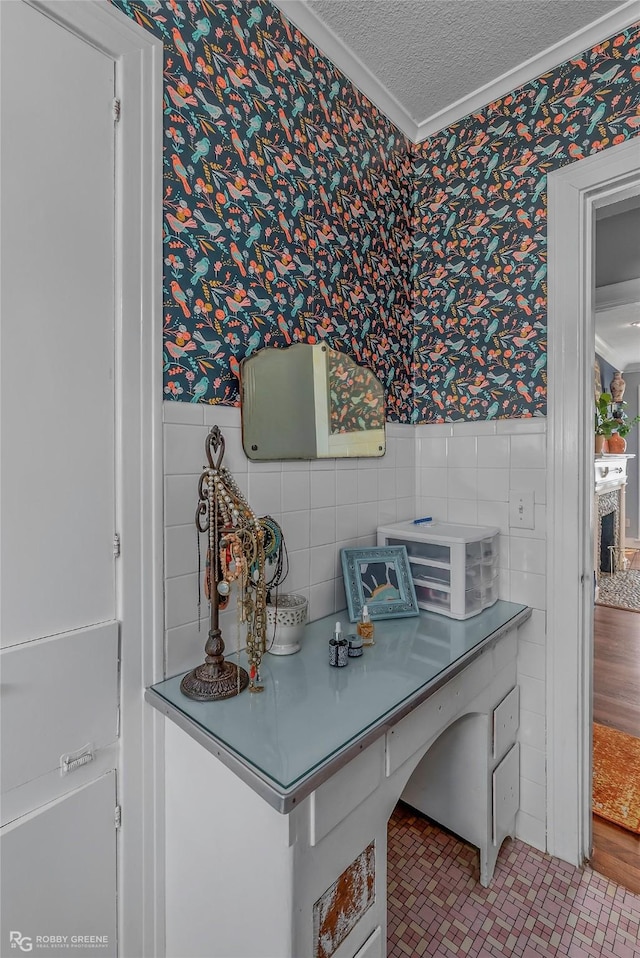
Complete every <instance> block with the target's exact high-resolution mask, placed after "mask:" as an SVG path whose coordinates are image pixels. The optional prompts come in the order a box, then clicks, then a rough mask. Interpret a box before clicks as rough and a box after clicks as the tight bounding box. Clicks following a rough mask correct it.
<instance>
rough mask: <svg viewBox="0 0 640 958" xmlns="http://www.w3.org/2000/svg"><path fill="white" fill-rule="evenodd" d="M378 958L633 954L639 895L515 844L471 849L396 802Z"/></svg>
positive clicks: (638, 937)
mask: <svg viewBox="0 0 640 958" xmlns="http://www.w3.org/2000/svg"><path fill="white" fill-rule="evenodd" d="M387 892H388V928H387V958H407V956H409V958H420V956H423V955H424V956H437V958H445V956H446V958H448V956H458V958H504V956H505V955H507V956H509V958H511V956H513V958H555V956H557V955H564V956H567V958H598V956H601V958H640V896H638V895H633V894H632V893H631V892H629V891H627V890H626V889H625V888H621V887H620V886H619V885H615V884H614V883H613V882H611V881H609V880H608V879H607V878H603V877H602V876H601V875H598V874H597V873H596V872H594V871H592V870H591V869H590V868H584V869H582V870H581V869H578V868H573V867H572V866H571V865H567V864H565V863H564V862H562V861H560V860H559V859H557V858H551V857H550V856H549V855H545V854H543V853H542V852H539V851H537V850H536V849H534V848H531V847H530V846H529V845H525V844H524V843H523V842H519V841H513V842H511V841H507V842H505V844H504V845H503V846H502V850H501V852H500V857H499V858H498V864H497V865H496V870H495V874H494V878H493V881H492V883H491V886H490V887H489V888H483V887H482V886H481V885H480V884H479V883H478V853H477V851H476V850H475V849H474V848H472V847H471V846H470V845H467V844H466V843H465V842H463V841H461V840H460V839H458V838H456V837H455V836H453V835H450V834H449V833H447V832H444V831H442V830H441V829H439V828H437V827H436V826H435V825H433V824H432V823H431V822H429V821H428V820H426V819H424V818H422V817H421V816H420V815H418V814H417V813H415V812H413V810H412V809H410V808H408V807H407V806H405V805H402V804H400V805H398V807H397V808H396V809H395V811H394V813H393V815H392V816H391V819H390V821H389V829H388V879H387Z"/></svg>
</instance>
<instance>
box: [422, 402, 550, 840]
mask: <svg viewBox="0 0 640 958" xmlns="http://www.w3.org/2000/svg"><path fill="white" fill-rule="evenodd" d="M415 431H416V507H417V509H416V511H417V512H418V513H419V514H420V515H430V516H433V517H434V518H435V519H442V520H448V521H450V522H469V523H473V524H479V525H491V526H496V527H497V528H498V529H499V530H500V598H501V599H509V600H511V601H512V602H522V603H524V604H526V605H530V606H531V607H532V608H533V610H534V612H533V615H532V617H531V619H530V620H529V622H528V623H527V624H526V625H525V626H524V627H523V628H522V629H521V630H520V640H519V646H518V683H519V685H520V733H519V740H520V747H521V751H520V758H521V762H520V774H521V778H520V812H519V814H518V822H517V828H518V838H521V839H522V840H523V841H525V842H527V843H528V844H529V845H533V846H534V847H536V848H539V849H541V850H543V851H544V850H545V848H546V729H545V707H546V703H545V693H546V686H545V669H546V597H545V593H546V575H545V571H546V478H547V470H546V440H547V435H546V420H545V419H542V418H532V419H504V420H499V421H497V422H478V423H472V422H466V423H460V424H457V425H455V424H449V423H445V424H437V425H421V426H416V427H415ZM523 491H531V492H533V499H534V528H533V529H518V530H517V531H516V530H513V529H511V528H510V526H509V494H510V492H523ZM514 532H515V534H514Z"/></svg>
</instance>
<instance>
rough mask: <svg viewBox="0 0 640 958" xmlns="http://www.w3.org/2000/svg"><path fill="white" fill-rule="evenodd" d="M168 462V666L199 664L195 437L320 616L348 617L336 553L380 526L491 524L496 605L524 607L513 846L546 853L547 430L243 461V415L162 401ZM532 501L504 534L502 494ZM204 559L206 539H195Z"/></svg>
mask: <svg viewBox="0 0 640 958" xmlns="http://www.w3.org/2000/svg"><path fill="white" fill-rule="evenodd" d="M163 409H164V462H165V503H164V522H165V671H166V674H167V675H174V674H176V673H178V672H181V671H185V670H186V669H188V668H192V667H193V666H194V665H197V664H198V663H199V662H201V661H202V657H203V647H204V642H205V639H206V630H207V621H206V603H205V602H204V601H203V604H202V612H203V618H202V620H201V628H200V631H198V610H197V595H198V588H197V578H198V577H197V569H198V552H197V538H196V532H195V527H194V516H195V508H196V500H197V486H198V479H199V477H200V474H201V472H202V468H203V465H204V463H205V454H204V442H205V439H206V436H207V434H208V432H209V430H210V428H211V426H212V425H214V424H215V425H218V426H220V429H221V430H222V433H223V436H224V439H225V444H226V452H225V460H224V461H225V464H226V465H227V467H228V468H229V469H230V470H231V472H232V473H233V475H234V477H235V479H236V481H237V482H238V484H239V486H240V488H241V489H242V490H243V492H244V493H245V495H246V496H247V499H248V501H249V503H250V505H251V507H252V509H254V511H255V512H257V513H258V514H260V515H266V514H268V515H272V516H273V517H274V518H275V519H277V520H278V522H280V524H281V525H282V528H283V531H284V536H285V541H286V544H287V548H288V552H289V560H290V567H291V571H290V573H289V576H288V578H287V580H286V582H285V585H284V586H283V588H284V589H285V590H286V591H287V592H301V593H303V594H304V595H306V596H307V597H308V599H309V616H310V618H311V619H317V618H320V617H321V616H324V615H328V614H330V613H331V612H334V611H336V610H337V609H341V608H344V605H345V598H344V590H343V586H342V571H341V567H340V549H341V548H342V547H345V546H367V545H374V544H375V533H376V528H377V526H378V525H382V524H384V523H389V522H395V521H399V520H402V519H408V518H412V517H414V516H416V515H419V516H424V515H431V516H433V517H434V518H437V519H446V520H449V521H451V522H463V523H464V522H467V523H473V524H481V525H493V526H497V527H498V528H499V529H500V533H501V535H500V566H501V568H500V597H501V598H503V599H510V600H511V601H513V602H522V603H525V604H527V605H530V606H532V608H533V609H534V613H533V616H532V618H531V619H530V620H529V622H528V623H527V624H526V626H525V627H524V628H523V629H522V630H521V641H520V646H519V655H518V681H519V684H520V688H521V716H520V733H519V735H520V745H521V802H520V804H521V810H520V813H519V816H518V837H519V838H521V839H522V840H523V841H525V842H527V843H528V844H530V845H533V846H535V847H536V848H539V849H542V850H544V849H545V847H546V827H545V790H546V772H545V645H546V635H545V587H546V577H545V562H546V554H545V549H546V508H545V505H546V499H545V491H546V421H545V420H544V419H540V418H534V419H518V420H501V421H498V422H479V423H472V422H466V423H460V424H456V425H453V424H436V425H419V426H409V425H399V424H394V423H388V424H387V452H386V455H385V456H383V457H382V458H381V459H327V460H319V461H313V462H306V461H299V462H298V461H296V462H273V463H256V462H250V461H249V460H248V459H247V458H246V456H245V455H244V452H243V449H242V437H241V425H240V410H239V409H238V408H235V407H229V406H206V405H203V404H195V403H194V404H188V403H178V402H165V403H163ZM512 490H516V491H523V490H531V491H533V494H534V528H533V529H519V530H518V533H517V535H511V532H512V530H510V528H509V493H510V491H512ZM203 554H204V544H203ZM222 623H223V631H224V635H225V641H226V642H227V647H228V648H232V649H233V648H235V643H236V626H235V609H233V610H229V611H228V612H226V613H223V617H222Z"/></svg>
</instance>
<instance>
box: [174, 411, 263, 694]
mask: <svg viewBox="0 0 640 958" xmlns="http://www.w3.org/2000/svg"><path fill="white" fill-rule="evenodd" d="M224 446H225V443H224V438H223V436H222V433H221V432H220V429H219V427H218V426H214V427H213V428H212V429H211V431H210V433H209V435H208V436H207V438H206V440H205V452H206V454H207V460H208V462H209V468H208V469H205V471H204V472H203V473H202V475H201V476H200V482H199V484H198V496H199V500H198V507H197V509H196V528H197V529H198V531H199V532H205V533H208V537H209V564H208V568H207V575H208V579H209V602H210V605H211V611H210V623H209V635H208V638H207V642H206V645H205V647H204V651H205V654H206V659H205V661H204V663H203V664H202V665H199V666H198V667H197V668H195V669H193V671H191V672H189V673H188V674H187V675H185V677H184V678H183V680H182V682H181V683H180V690H181V691H182V692H183V693H184V694H185V695H187V696H189V698H192V699H198V700H200V701H210V700H212V699H227V698H231V697H232V696H234V695H237V694H238V693H239V692H242V690H243V689H245V688H246V687H247V685H248V684H249V675H248V674H247V672H246V670H245V669H243V668H242V667H241V666H239V665H236V664H235V663H234V662H227V661H225V658H224V654H223V653H224V641H223V639H222V632H221V631H220V626H219V593H218V585H219V583H220V581H221V578H220V566H219V560H218V549H219V545H220V530H221V528H222V527H223V525H224V524H225V519H224V514H223V512H222V509H221V504H220V501H219V498H218V493H217V490H216V482H215V478H216V476H217V475H220V471H221V467H222V459H223V457H224ZM214 456H216V457H217V458H215V460H214Z"/></svg>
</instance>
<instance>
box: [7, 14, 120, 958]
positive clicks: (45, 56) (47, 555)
mask: <svg viewBox="0 0 640 958" xmlns="http://www.w3.org/2000/svg"><path fill="white" fill-rule="evenodd" d="M72 6H73V5H69V8H71V7H72ZM0 70H1V73H0V96H1V102H0V117H1V123H2V131H1V132H2V138H1V142H2V155H1V161H2V165H1V181H0V204H1V210H2V219H1V224H0V229H1V234H0V241H1V249H2V262H1V275H0V322H1V325H0V337H1V344H0V409H1V411H0V417H1V420H0V426H1V437H2V445H1V455H0V462H1V467H0V469H1V472H0V484H1V490H2V498H1V501H0V600H1V607H0V609H1V611H0V645H1V646H2V652H0V666H2V665H5V666H6V669H3V671H2V684H3V687H2V695H1V697H0V711H1V715H0V719H1V720H2V726H3V733H2V734H3V754H2V787H3V792H4V793H5V794H4V795H3V805H4V806H5V807H7V803H6V802H4V798H5V796H6V795H7V794H8V795H10V798H11V802H10V803H9V805H10V807H11V808H13V809H15V808H16V807H18V806H19V805H20V802H19V801H18V800H17V799H16V795H18V794H20V795H28V796H30V798H29V799H28V800H25V801H24V802H23V803H22V805H21V806H20V807H19V808H18V812H15V814H14V815H13V816H12V817H14V819H15V820H14V821H12V822H11V824H9V825H7V826H6V829H8V831H7V830H6V829H5V830H3V837H2V847H3V856H2V857H3V860H2V870H3V885H2V899H3V922H2V941H1V942H0V953H1V954H9V953H18V948H19V946H18V945H17V944H15V946H14V948H13V950H12V951H11V952H10V944H14V943H13V942H11V943H9V941H8V939H7V935H8V933H9V931H11V930H14V931H16V930H17V931H19V932H21V933H23V934H25V935H32V934H33V935H37V934H42V935H46V934H49V933H51V934H53V933H54V930H55V929H57V930H58V932H59V933H61V934H67V935H71V934H74V933H75V932H76V931H77V932H78V933H85V932H86V933H89V934H102V933H103V932H104V933H105V934H107V935H108V936H109V949H110V950H108V951H103V950H102V949H101V950H100V952H101V953H103V954H114V953H115V947H116V942H115V913H116V872H115V830H114V827H113V814H114V806H115V784H114V783H115V773H111V774H110V775H108V776H107V777H106V778H98V775H99V774H101V772H102V771H104V768H105V762H106V761H109V763H110V764H109V765H108V766H107V767H108V768H113V767H114V765H115V749H114V748H113V746H111V751H110V753H109V757H108V759H107V758H105V757H104V756H105V754H106V753H105V752H104V751H103V753H102V763H100V762H96V763H95V765H94V766H91V767H92V769H93V768H95V769H96V771H95V772H94V773H93V776H92V777H93V778H94V779H97V780H96V781H95V783H94V784H92V785H91V784H90V785H88V786H86V787H85V788H83V789H82V790H80V791H73V790H74V789H77V786H78V785H79V784H80V782H83V783H84V782H86V781H87V768H86V767H83V768H82V773H81V774H80V773H76V774H77V779H76V781H74V779H73V775H74V773H73V772H71V773H70V774H69V775H68V776H65V778H64V780H62V779H61V777H60V774H59V773H58V772H57V771H56V768H57V765H58V764H59V761H60V755H61V754H62V753H65V752H72V751H75V750H77V749H81V748H82V747H83V746H85V745H86V744H88V743H91V744H92V745H93V746H94V748H96V749H101V748H102V747H103V746H105V745H106V743H107V742H111V743H113V739H114V738H115V736H116V730H117V708H118V696H117V661H118V622H117V621H116V616H117V597H116V577H115V561H116V560H115V559H114V554H113V553H114V549H113V543H114V534H115V532H116V531H117V530H116V481H115V476H116V464H117V457H118V447H117V443H116V426H115V423H116V398H115V397H116V384H117V382H118V372H117V369H116V365H115V354H116V353H115V346H116V337H115V328H116V326H115V280H114V262H115V258H114V248H115V225H114V224H115V185H114V183H115V175H114V172H115V133H114V121H113V96H114V79H115V76H114V70H115V64H114V61H113V59H112V58H110V57H108V56H106V55H105V54H103V53H101V52H100V51H99V50H98V49H97V48H96V47H94V46H92V45H91V44H90V43H88V42H85V41H84V40H83V39H81V38H80V37H78V36H76V35H75V34H74V33H73V32H71V31H70V30H68V29H66V28H64V27H63V26H62V25H60V24H59V23H57V22H54V20H52V19H50V18H49V17H48V16H46V15H45V14H44V13H43V12H41V11H40V10H37V9H34V8H33V7H31V6H29V5H28V4H26V3H23V2H22V0H20V2H18V0H13V2H8V3H0ZM78 643H80V644H81V645H82V648H81V649H80V650H79V651H78V652H77V654H76V650H77V648H78ZM92 649H93V650H94V651H95V653H96V654H94V655H91V650H92ZM94 690H96V691H95V694H94ZM98 690H99V691H98ZM58 749H60V752H59V753H58V754H57V755H56V752H57V751H58ZM47 776H49V778H47ZM49 781H50V783H51V784H50V787H49V785H48V784H47V783H48V782H49ZM61 782H63V784H61ZM34 785H37V788H35V787H34ZM63 792H64V793H65V794H66V796H67V797H66V798H64V797H60V796H61V794H62V793H63ZM36 794H37V799H36V798H34V796H35V795H36ZM41 807H42V808H45V807H46V810H45V811H42V810H40V808H41ZM38 950H39V952H40V953H42V950H41V949H38ZM93 951H94V949H91V953H93ZM81 953H88V951H87V952H81Z"/></svg>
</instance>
